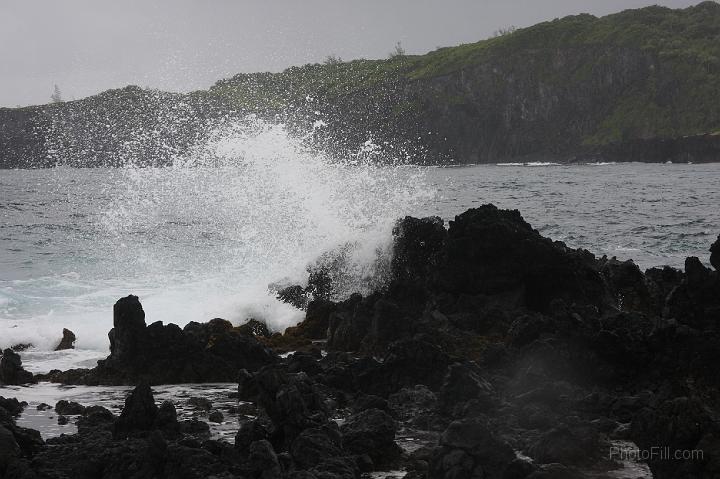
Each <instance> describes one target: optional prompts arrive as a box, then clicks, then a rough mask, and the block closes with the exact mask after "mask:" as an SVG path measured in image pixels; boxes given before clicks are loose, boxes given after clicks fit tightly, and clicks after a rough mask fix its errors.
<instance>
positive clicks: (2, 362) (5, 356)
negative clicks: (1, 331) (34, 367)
mask: <svg viewBox="0 0 720 479" xmlns="http://www.w3.org/2000/svg"><path fill="white" fill-rule="evenodd" d="M34 381H35V379H34V378H33V375H32V373H31V372H28V371H25V369H23V367H22V360H21V359H20V355H19V354H18V353H16V352H15V351H13V350H12V349H10V348H8V349H6V350H4V351H3V352H2V356H0V384H9V385H20V384H28V383H32V382H34Z"/></svg>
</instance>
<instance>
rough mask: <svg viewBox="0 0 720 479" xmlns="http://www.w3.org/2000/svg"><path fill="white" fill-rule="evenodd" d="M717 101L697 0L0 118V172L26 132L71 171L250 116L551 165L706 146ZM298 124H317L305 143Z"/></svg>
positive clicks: (359, 140) (339, 140) (719, 49)
mask: <svg viewBox="0 0 720 479" xmlns="http://www.w3.org/2000/svg"><path fill="white" fill-rule="evenodd" d="M57 96H58V98H59V93H58V95H57ZM719 96H720V4H718V3H717V2H710V1H706V2H702V3H700V4H698V5H696V6H694V7H690V8H686V9H678V10H673V9H669V8H663V7H648V8H643V9H639V10H628V11H624V12H621V13H617V14H613V15H609V16H606V17H602V18H597V17H594V16H592V15H587V14H583V15H576V16H570V17H566V18H562V19H555V20H553V21H549V22H544V23H540V24H538V25H534V26H532V27H529V28H523V29H515V28H506V29H501V30H498V32H496V35H495V36H493V37H492V38H488V39H486V40H482V41H479V42H476V43H470V44H464V45H459V46H455V47H447V48H438V49H437V50H435V51H432V52H429V53H427V54H425V55H408V54H406V53H405V51H404V50H403V48H402V46H401V45H400V44H399V43H398V44H397V45H396V46H395V50H394V51H393V52H392V53H391V54H390V55H389V58H387V59H378V60H366V59H359V60H353V61H349V62H345V61H342V60H341V59H340V58H338V57H336V56H333V55H330V56H328V57H327V58H326V60H325V61H324V62H323V63H318V64H308V65H304V66H299V67H292V68H289V69H287V70H285V71H283V72H280V73H267V72H266V73H251V74H239V75H235V76H234V77H232V78H229V79H225V80H221V81H218V82H217V83H216V84H215V85H213V86H212V87H211V88H210V89H208V90H201V91H196V92H192V93H189V94H186V95H183V94H170V93H164V92H158V91H149V90H143V89H140V88H138V87H127V88H124V89H119V90H111V91H108V92H105V93H102V94H100V95H96V96H94V97H90V98H86V99H83V100H79V101H69V102H64V103H55V104H49V105H44V106H40V107H29V108H24V109H21V110H20V109H19V110H10V109H5V110H2V111H0V114H2V115H4V116H6V117H12V119H11V120H7V121H4V120H2V118H0V120H2V121H0V159H1V158H2V157H3V155H5V156H6V157H7V158H9V160H6V162H9V163H18V162H19V160H17V159H16V157H21V156H22V157H28V158H36V157H45V156H48V155H44V154H43V153H39V152H40V151H41V150H42V147H43V144H47V143H48V142H49V140H42V141H40V140H38V138H37V137H36V136H34V133H31V132H36V131H46V130H47V131H49V136H50V137H56V136H58V135H57V134H54V133H53V131H50V129H49V128H48V127H47V126H46V125H48V124H49V125H51V126H52V128H55V129H58V128H60V127H61V128H60V129H61V130H62V131H63V132H65V135H66V138H65V137H64V139H63V140H62V145H61V146H62V147H63V148H65V149H66V150H67V149H68V146H67V145H71V146H72V147H73V148H74V149H73V150H72V152H71V153H70V156H72V157H73V158H75V157H82V155H85V154H87V155H90V156H93V155H94V156H93V158H94V157H95V156H97V155H100V154H101V153H102V154H103V155H106V156H108V157H110V156H112V155H111V154H112V153H113V152H114V151H116V150H118V149H122V148H126V147H127V145H133V144H134V142H137V141H139V140H137V138H138V134H137V132H138V131H152V132H155V133H156V135H155V136H156V137H157V138H155V137H153V138H154V140H153V141H155V143H156V144H157V145H156V148H155V149H153V150H152V151H150V152H149V153H148V154H144V155H143V157H155V156H157V155H163V154H166V155H174V154H181V153H182V152H183V151H184V149H185V148H187V147H188V145H192V144H193V142H196V141H199V140H200V139H202V138H203V134H204V128H203V126H204V122H205V120H207V119H212V118H216V117H222V118H225V117H228V116H231V117H232V116H238V115H244V114H246V113H256V114H258V115H260V116H262V117H267V118H271V119H273V120H275V119H277V118H282V121H284V122H285V123H286V124H287V125H288V126H289V127H290V128H292V129H293V131H299V132H302V133H303V137H308V138H311V139H312V141H315V142H317V143H316V144H317V145H318V146H319V147H321V148H330V149H336V150H337V153H339V154H344V153H347V152H350V153H352V152H357V151H358V149H359V147H360V146H361V145H363V143H364V142H366V141H367V140H368V138H372V139H373V141H375V142H376V143H377V144H385V145H389V147H390V148H398V149H401V150H403V151H407V152H410V153H408V155H407V156H409V157H410V161H429V162H440V163H442V162H445V161H448V160H452V161H458V162H468V163H479V162H492V161H501V160H505V159H510V158H517V157H532V156H533V155H537V156H539V157H542V158H547V157H550V156H556V157H559V158H558V159H559V160H560V161H563V158H564V159H567V160H572V159H574V158H576V157H577V156H578V155H580V156H582V155H583V154H585V153H586V152H588V151H590V153H591V154H594V153H593V152H595V151H599V150H603V151H607V150H608V149H612V148H614V147H615V146H617V144H618V143H623V142H626V141H629V140H636V139H643V140H655V139H663V138H680V137H684V136H689V135H699V134H705V133H715V134H720V101H718V100H719ZM308 118H310V119H311V120H317V119H322V121H323V124H324V125H325V127H323V128H322V129H319V130H318V131H315V129H312V130H311V131H308V127H309V126H310V127H312V125H313V124H314V121H308ZM174 119H179V120H178V121H174ZM50 120H52V121H50ZM176 124H177V125H182V127H174V126H172V125H176ZM58 125H60V126H58ZM306 133H311V134H312V135H311V136H310V135H306ZM168 138H171V141H168ZM43 142H44V143H43ZM3 145H5V146H3ZM168 145H170V146H168ZM416 147H417V148H416ZM53 150H59V148H55V147H54V146H53ZM416 151H420V152H421V153H417V154H416V153H415V152H416ZM98 152H100V153H98ZM166 152H167V153H166ZM420 156H422V157H420ZM630 159H632V158H630ZM108 161H109V162H110V163H112V162H113V161H115V159H114V158H110V159H109V160H108ZM0 164H1V163H0Z"/></svg>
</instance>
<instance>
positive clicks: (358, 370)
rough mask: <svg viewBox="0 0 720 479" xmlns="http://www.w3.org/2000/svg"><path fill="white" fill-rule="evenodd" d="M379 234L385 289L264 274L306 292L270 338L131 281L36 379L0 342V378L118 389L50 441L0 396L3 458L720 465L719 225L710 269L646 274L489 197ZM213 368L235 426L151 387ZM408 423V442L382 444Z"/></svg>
mask: <svg viewBox="0 0 720 479" xmlns="http://www.w3.org/2000/svg"><path fill="white" fill-rule="evenodd" d="M394 235H395V242H394V255H393V259H392V263H391V278H392V279H391V280H390V282H389V284H387V286H386V287H385V288H384V289H383V290H381V291H377V292H375V293H373V294H371V295H369V296H366V297H363V296H360V295H358V294H356V295H353V296H351V297H350V298H348V299H346V300H344V301H340V302H336V301H332V300H331V299H330V298H331V297H332V296H331V294H330V293H331V288H332V285H331V284H328V283H327V281H325V279H324V277H323V275H322V274H320V273H318V272H315V273H313V274H312V275H311V278H310V280H309V286H307V287H304V286H294V287H289V288H286V289H284V290H282V291H280V292H279V297H280V298H281V299H283V300H285V301H288V302H291V303H293V304H294V305H296V306H298V307H301V308H303V309H305V310H306V318H305V320H304V321H303V322H302V323H300V324H299V325H298V326H296V327H294V328H289V329H288V330H287V331H286V332H285V334H282V335H281V334H274V335H271V334H269V333H268V331H267V329H266V328H264V325H262V324H261V323H257V322H251V323H248V325H245V326H242V327H233V326H232V325H231V324H230V323H229V322H227V321H224V320H222V319H214V320H212V321H210V322H208V323H190V324H189V325H187V326H186V327H185V328H183V329H181V328H179V327H177V326H175V325H172V324H168V325H163V324H162V323H152V324H149V325H148V324H147V323H146V321H145V313H144V311H143V310H142V306H141V304H140V301H139V299H138V298H137V297H135V296H128V297H125V298H122V299H120V300H119V301H118V302H117V303H116V304H115V307H114V311H113V314H114V322H113V325H114V327H113V329H112V330H111V331H110V333H109V337H110V344H111V347H110V355H109V356H108V357H107V358H106V359H105V360H103V361H99V362H98V365H97V367H95V368H93V369H76V370H69V371H52V372H50V373H48V374H45V375H36V376H33V375H32V374H30V373H27V372H25V371H24V370H23V369H22V363H21V359H20V356H19V355H18V354H17V353H15V352H13V351H11V350H6V351H5V352H4V354H3V357H2V359H1V360H0V383H2V382H4V383H6V384H22V383H30V382H34V381H50V382H55V383H61V384H85V385H132V386H136V387H135V389H134V390H133V391H132V393H131V394H130V395H128V397H127V399H126V401H125V405H124V407H123V408H122V412H121V414H120V415H119V416H118V415H116V414H113V412H111V411H110V410H108V409H106V408H104V407H101V406H89V407H85V406H82V405H77V406H73V407H74V408H75V409H73V410H72V413H73V414H74V417H77V427H78V432H77V434H72V435H62V436H60V437H56V438H50V439H48V440H46V441H43V439H42V438H41V436H40V434H39V433H38V432H37V431H33V430H30V429H26V428H22V427H19V426H18V425H17V424H16V421H15V417H16V416H18V415H19V414H20V413H21V412H22V409H23V407H24V406H23V404H22V403H20V402H18V401H17V400H13V399H4V398H0V477H2V478H8V479H9V478H94V477H107V478H110V477H112V478H119V477H123V478H125V477H127V478H131V477H132V478H144V477H168V478H171V477H172V478H174V477H183V478H185V477H187V478H201V477H217V478H231V477H246V478H251V477H253V478H263V479H266V478H267V479H269V478H275V477H278V478H279V477H288V478H290V477H292V478H296V479H300V478H302V479H313V478H317V479H330V478H357V477H360V476H361V475H363V474H365V473H372V472H373V471H392V470H395V471H403V474H406V475H405V477H407V478H409V479H410V478H425V477H427V478H448V479H450V478H457V479H462V478H497V479H501V478H502V479H522V478H532V479H539V478H583V477H587V478H590V477H620V476H617V475H613V474H614V472H616V471H617V470H618V469H619V468H621V466H622V465H621V461H620V460H621V459H622V455H621V452H624V453H626V454H627V451H625V450H624V449H623V448H628V447H631V448H637V449H633V450H634V451H635V452H636V453H639V454H640V456H641V458H643V456H642V454H643V452H644V451H647V452H648V453H650V454H649V457H647V458H645V459H646V462H647V465H648V466H649V468H650V470H651V471H652V474H653V477H655V478H658V479H664V478H680V477H682V478H706V477H707V478H710V477H717V475H718V474H720V428H719V423H718V420H717V417H716V411H717V410H718V407H720V395H718V390H717V387H718V384H719V379H720V378H718V373H717V372H716V368H715V367H714V365H715V364H716V360H717V359H718V357H719V356H720V347H718V346H720V331H718V328H717V327H716V323H717V321H718V320H720V273H718V270H720V237H719V239H718V241H717V242H715V243H714V244H713V245H712V247H711V250H710V252H711V255H710V258H709V262H710V264H711V265H712V268H714V270H713V269H711V268H707V267H706V266H704V265H703V263H702V262H701V260H700V259H698V258H694V257H691V258H688V259H687V260H686V263H685V271H679V270H675V269H672V268H667V267H666V268H663V269H658V268H653V269H650V270H647V271H645V272H642V271H640V269H639V268H638V267H637V266H636V265H635V264H634V263H632V262H631V261H625V262H621V261H618V260H615V259H608V258H605V257H603V258H599V259H598V258H596V257H595V256H594V255H592V254H591V253H590V252H588V251H585V250H580V249H578V250H575V249H571V248H568V247H567V246H566V245H564V244H563V243H560V242H554V241H552V240H550V239H547V238H543V237H542V236H541V235H540V234H539V233H538V232H537V231H535V230H533V229H532V227H531V226H530V225H529V224H528V223H526V222H525V221H524V220H523V218H522V216H521V215H520V213H519V212H518V211H508V210H498V209H497V208H495V207H494V206H492V205H485V206H482V207H480V208H476V209H471V210H468V211H466V212H465V213H463V214H461V215H459V216H457V217H456V218H455V220H454V221H451V222H450V224H449V227H448V228H447V229H446V228H445V226H444V225H443V222H442V221H441V220H440V219H439V218H424V219H417V218H411V217H406V218H404V219H402V220H400V221H399V222H398V223H397V226H396V228H395V231H394ZM288 352H290V354H281V353H288ZM210 382H233V383H235V382H236V383H237V384H238V388H237V391H233V392H232V396H233V397H236V398H237V400H238V407H239V408H240V409H241V414H240V415H239V417H240V420H239V424H238V425H237V434H236V436H235V440H234V443H230V442H228V441H224V440H218V439H211V438H210V437H209V434H208V428H207V425H206V424H205V423H203V422H200V421H188V420H179V419H178V414H177V411H176V406H177V404H174V403H173V402H172V401H163V402H162V403H160V404H156V401H155V399H154V396H153V391H152V388H151V386H152V385H160V384H172V383H210ZM67 406H68V404H62V405H61V404H59V403H58V404H57V405H55V408H56V412H58V414H60V412H59V411H57V409H58V407H59V408H60V409H62V410H64V411H68V409H66V407H67ZM408 436H412V437H415V438H422V440H421V441H418V445H417V447H406V445H404V446H405V447H400V446H399V445H398V443H400V442H401V439H402V438H403V437H408ZM656 448H660V449H659V450H658V449H656ZM653 452H654V453H653ZM666 452H667V454H665V453H666ZM686 453H688V454H686ZM678 454H679V455H678ZM385 475H386V476H387V475H391V474H390V473H385ZM380 477H383V476H380Z"/></svg>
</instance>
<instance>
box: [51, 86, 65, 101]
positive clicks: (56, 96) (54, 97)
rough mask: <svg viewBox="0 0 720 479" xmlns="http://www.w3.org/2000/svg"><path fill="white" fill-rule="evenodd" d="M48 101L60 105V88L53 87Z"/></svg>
mask: <svg viewBox="0 0 720 479" xmlns="http://www.w3.org/2000/svg"><path fill="white" fill-rule="evenodd" d="M50 100H51V101H52V102H53V103H62V101H63V99H62V92H61V91H60V87H59V86H57V84H56V85H55V88H54V89H53V92H52V95H50Z"/></svg>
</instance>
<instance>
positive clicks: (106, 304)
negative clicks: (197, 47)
mask: <svg viewBox="0 0 720 479" xmlns="http://www.w3.org/2000/svg"><path fill="white" fill-rule="evenodd" d="M316 127H317V128H322V124H317V125H316ZM207 137H208V139H207V141H203V142H202V143H201V144H199V145H196V146H195V148H193V149H192V150H191V151H190V152H189V153H188V154H186V155H184V156H182V157H179V158H177V159H176V160H175V161H174V163H173V165H172V166H168V167H164V168H144V167H136V166H134V164H133V163H132V162H130V164H129V166H127V167H125V168H120V169H88V170H73V169H69V168H58V169H56V170H55V171H54V173H53V176H54V179H53V180H52V181H50V182H49V183H48V184H45V185H42V188H44V189H47V190H48V191H52V192H53V193H54V194H56V195H57V196H58V198H61V200H62V201H63V202H64V204H62V205H61V208H60V210H59V211H58V212H57V214H58V215H67V218H64V219H63V221H64V220H65V219H66V220H67V221H68V222H69V223H71V226H70V227H68V233H67V236H66V237H65V239H66V240H67V244H63V245H62V249H61V250H59V251H55V253H56V254H57V257H54V256H52V255H51V256H50V257H51V258H52V262H54V263H53V267H50V268H47V270H48V274H46V275H43V276H42V277H39V276H37V275H33V274H29V275H28V277H25V278H22V279H15V280H11V281H4V282H3V283H2V288H1V289H0V298H2V299H1V300H0V343H2V344H0V346H9V345H11V344H15V343H21V342H31V343H33V344H35V345H36V346H37V347H38V348H39V349H41V350H49V349H52V348H53V347H54V346H55V343H56V342H57V341H58V340H59V337H60V332H61V331H62V328H63V327H67V328H70V329H72V330H73V331H75V333H76V334H77V337H78V341H77V343H76V345H77V347H78V348H80V349H81V350H83V349H89V350H94V351H99V352H102V354H104V352H105V351H106V348H107V331H108V330H109V329H110V328H111V327H112V304H113V303H114V302H115V301H116V300H117V299H118V298H119V297H121V296H124V295H127V294H137V295H139V296H140V298H141V300H142V302H143V306H144V308H145V311H146V315H147V320H148V322H153V321H163V322H166V323H168V322H173V323H176V324H179V325H184V324H186V323H187V322H189V321H206V320H208V319H211V318H213V317H223V318H226V319H229V320H231V321H232V322H233V323H235V324H240V323H242V322H244V321H246V320H247V319H249V318H256V319H260V320H263V321H266V322H267V323H268V325H269V326H270V328H271V329H273V330H276V331H281V330H283V329H284V328H286V327H287V326H290V325H294V324H296V323H297V322H298V321H300V320H301V319H302V317H303V313H302V312H301V311H299V310H297V309H295V308H293V307H292V306H290V305H288V304H285V303H282V302H280V301H278V300H276V299H275V297H274V292H273V291H271V290H269V289H268V285H269V284H271V283H277V282H281V283H282V282H284V283H302V282H303V281H305V280H306V278H307V268H308V266H311V265H313V264H315V263H316V262H317V261H318V259H319V258H324V259H327V255H328V254H330V255H331V257H333V258H335V259H336V260H337V261H335V263H334V264H335V265H336V266H337V268H336V270H334V271H333V275H334V279H335V280H336V281H335V289H334V294H335V296H336V298H342V297H343V296H346V295H348V294H350V293H352V292H355V291H359V292H367V291H368V290H370V289H372V288H375V287H378V286H379V285H380V284H382V279H383V273H384V271H385V266H386V264H387V255H388V253H389V250H390V245H391V230H392V226H393V224H394V221H395V220H396V219H397V218H398V217H401V216H403V215H405V214H410V213H416V212H417V206H418V205H419V204H420V203H426V202H427V201H428V200H429V199H430V198H431V197H432V196H433V194H434V191H433V190H432V189H431V188H428V187H427V186H426V185H425V183H424V171H423V170H421V169H416V168H409V167H401V166H402V165H403V164H404V163H406V162H405V159H402V158H398V159H397V161H396V162H395V163H396V164H395V165H391V166H387V165H386V166H378V165H377V164H376V163H377V162H376V161H375V159H376V157H377V155H379V154H380V153H381V152H382V150H383V148H381V147H379V146H377V145H375V144H374V143H373V142H372V140H369V141H368V143H366V145H364V146H363V148H362V149H361V150H360V151H358V152H357V154H356V155H353V156H351V157H348V158H335V157H332V156H331V155H329V154H326V153H323V152H319V151H316V150H314V149H313V148H311V147H309V146H308V144H307V142H306V141H304V139H303V138H297V137H293V136H292V135H290V134H289V133H288V131H287V129H286V128H285V126H284V125H282V124H274V123H269V122H265V121H262V120H259V119H257V118H254V117H248V118H245V119H241V120H228V121H223V122H219V123H217V124H215V125H213V127H212V130H211V131H210V132H209V133H208V135H207ZM141 164H144V163H141ZM78 173H79V174H78ZM72 214H75V215H77V216H74V217H71V215H72ZM33 221H34V220H33ZM30 222H32V221H30ZM47 234H50V233H49V232H48V233H47ZM52 240H53V241H57V239H56V238H52ZM328 252H330V253H328ZM333 252H336V253H337V255H335V253H333ZM332 255H335V256H332ZM3 279H4V278H3ZM35 358H36V359H39V358H37V356H35ZM63 365H64V364H63ZM64 366H66V365H64Z"/></svg>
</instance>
